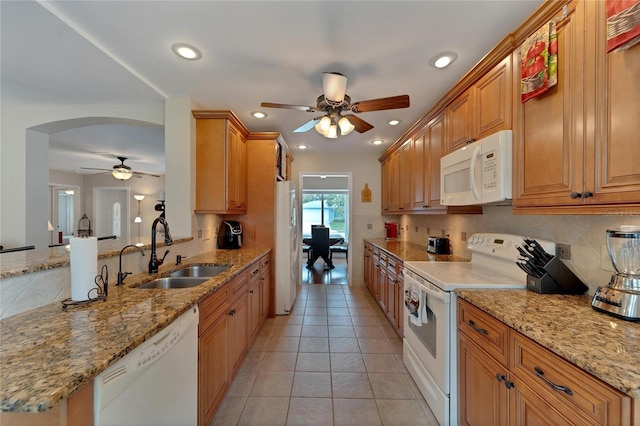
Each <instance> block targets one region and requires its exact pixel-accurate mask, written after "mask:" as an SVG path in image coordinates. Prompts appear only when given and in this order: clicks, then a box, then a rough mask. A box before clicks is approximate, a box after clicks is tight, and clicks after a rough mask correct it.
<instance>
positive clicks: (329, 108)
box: [260, 72, 409, 139]
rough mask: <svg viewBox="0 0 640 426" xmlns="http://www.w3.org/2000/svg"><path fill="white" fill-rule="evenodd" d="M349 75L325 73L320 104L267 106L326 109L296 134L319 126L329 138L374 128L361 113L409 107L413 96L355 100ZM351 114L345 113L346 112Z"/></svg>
mask: <svg viewBox="0 0 640 426" xmlns="http://www.w3.org/2000/svg"><path fill="white" fill-rule="evenodd" d="M346 88H347V77H346V76H344V75H342V74H340V73H337V72H323V73H322V91H323V94H322V95H320V96H318V99H317V100H316V106H315V107H313V106H306V105H290V104H277V103H271V102H262V103H261V104H260V105H261V106H262V107H264V108H285V109H295V110H299V111H306V112H324V115H322V116H319V117H315V118H313V119H311V120H310V121H308V122H306V123H305V124H303V125H302V126H300V127H298V128H297V129H295V130H294V132H296V133H300V132H307V131H309V130H311V129H312V128H314V127H315V129H316V131H318V133H320V134H321V135H323V136H324V137H326V138H330V139H335V138H337V137H338V136H339V135H347V134H349V133H351V132H352V131H353V130H355V131H356V132H358V133H364V132H367V131H369V130H371V129H373V125H371V124H369V123H367V122H366V121H364V120H363V119H361V118H360V117H358V116H356V115H354V114H359V113H361V112H369V111H382V110H386V109H398V108H408V107H409V95H400V96H392V97H389V98H379V99H370V100H367V101H358V102H353V103H352V102H351V98H350V97H349V96H348V95H347V94H346ZM347 111H348V112H350V113H351V114H345V115H342V113H343V112H347Z"/></svg>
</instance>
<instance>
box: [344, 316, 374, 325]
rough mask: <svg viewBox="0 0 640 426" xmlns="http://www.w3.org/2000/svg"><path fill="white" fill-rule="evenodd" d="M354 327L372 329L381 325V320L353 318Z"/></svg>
mask: <svg viewBox="0 0 640 426" xmlns="http://www.w3.org/2000/svg"><path fill="white" fill-rule="evenodd" d="M351 322H353V325H355V326H358V327H370V326H373V325H376V326H377V325H380V320H379V319H378V318H377V317H375V316H374V317H353V316H352V317H351Z"/></svg>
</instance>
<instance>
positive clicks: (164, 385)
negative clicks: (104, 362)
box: [94, 307, 198, 426]
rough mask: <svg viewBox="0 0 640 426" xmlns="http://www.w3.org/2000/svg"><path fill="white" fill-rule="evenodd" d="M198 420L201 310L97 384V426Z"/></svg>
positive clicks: (145, 345) (112, 369)
mask: <svg viewBox="0 0 640 426" xmlns="http://www.w3.org/2000/svg"><path fill="white" fill-rule="evenodd" d="M197 419H198V308H197V307H194V308H191V309H189V310H188V311H187V312H186V313H184V314H182V315H181V316H180V317H179V318H178V319H176V320H175V321H173V322H172V323H171V324H169V325H168V326H167V327H166V328H164V329H163V330H162V331H160V332H159V333H158V334H157V335H155V336H153V337H152V338H151V339H149V340H148V341H146V342H144V343H143V344H141V345H140V346H138V347H137V348H135V349H134V350H133V351H132V352H131V353H129V354H127V355H126V356H125V357H124V358H122V359H120V360H119V361H118V362H116V363H115V364H113V365H112V366H111V367H109V368H108V369H106V370H105V371H103V372H102V373H100V375H98V376H97V377H96V379H95V380H94V420H95V426H112V425H122V426H124V425H126V426H129V425H141V426H142V425H144V426H148V425H154V426H155V425H171V426H179V425H180V426H182V425H185V426H186V425H189V426H195V425H196V423H197Z"/></svg>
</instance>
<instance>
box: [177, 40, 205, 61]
mask: <svg viewBox="0 0 640 426" xmlns="http://www.w3.org/2000/svg"><path fill="white" fill-rule="evenodd" d="M171 49H173V52H174V53H175V54H176V55H178V56H180V57H181V58H184V59H188V60H190V61H195V60H198V59H200V58H201V57H202V53H200V51H199V50H198V49H196V48H195V47H193V46H189V45H188V44H185V43H176V44H174V45H173V46H171Z"/></svg>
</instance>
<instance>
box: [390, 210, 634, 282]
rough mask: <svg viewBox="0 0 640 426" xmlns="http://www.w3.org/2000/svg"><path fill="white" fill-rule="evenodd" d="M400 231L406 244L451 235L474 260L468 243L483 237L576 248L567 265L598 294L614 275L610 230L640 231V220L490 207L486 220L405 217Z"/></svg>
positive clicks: (459, 248) (456, 250) (456, 245)
mask: <svg viewBox="0 0 640 426" xmlns="http://www.w3.org/2000/svg"><path fill="white" fill-rule="evenodd" d="M399 225H400V226H401V227H402V229H403V231H402V234H401V238H402V239H403V240H407V241H411V242H414V243H418V244H423V245H426V242H427V237H428V236H429V235H438V236H440V235H441V234H442V232H443V231H444V233H445V234H448V235H449V238H450V240H451V247H452V250H453V253H454V254H456V255H460V256H464V257H470V255H471V254H470V252H469V251H468V250H467V248H466V241H463V238H464V237H465V236H466V237H470V236H471V235H472V234H475V233H479V232H500V233H504V234H518V235H524V236H528V237H531V238H540V239H545V240H550V241H553V242H555V243H563V244H569V245H570V246H571V260H565V261H564V262H565V264H566V265H567V266H568V267H569V268H570V269H571V270H572V271H573V272H574V273H575V274H576V275H577V276H578V277H579V278H580V279H581V280H582V281H583V282H584V283H585V284H586V285H588V286H589V294H593V293H594V291H595V290H596V289H597V288H598V286H602V285H606V284H607V283H608V282H609V279H610V278H611V274H612V272H611V270H606V269H602V268H601V265H606V266H607V268H608V269H610V268H611V267H610V262H609V260H608V257H607V256H604V257H605V258H604V259H603V256H602V254H603V251H602V247H603V246H604V245H605V244H606V233H605V231H606V230H607V229H615V228H618V227H619V226H620V225H637V226H640V216H637V215H630V216H619V215H612V216H603V215H571V216H570V215H514V214H512V208H511V207H510V206H485V207H484V214H482V215H449V216H427V215H411V216H409V215H406V216H402V217H401V218H400V221H399Z"/></svg>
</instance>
